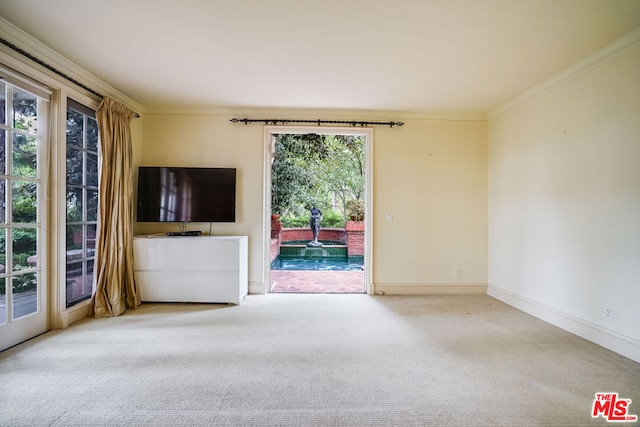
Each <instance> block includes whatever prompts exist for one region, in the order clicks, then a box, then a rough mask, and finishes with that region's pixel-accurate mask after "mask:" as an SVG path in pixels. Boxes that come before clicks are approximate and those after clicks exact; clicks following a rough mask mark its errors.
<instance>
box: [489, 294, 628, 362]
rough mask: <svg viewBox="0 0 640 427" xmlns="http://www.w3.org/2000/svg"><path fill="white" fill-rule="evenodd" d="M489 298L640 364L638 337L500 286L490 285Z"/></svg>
mask: <svg viewBox="0 0 640 427" xmlns="http://www.w3.org/2000/svg"><path fill="white" fill-rule="evenodd" d="M487 295H489V296H491V297H493V298H495V299H497V300H500V301H502V302H504V303H506V304H509V305H510V306H512V307H515V308H517V309H518V310H521V311H524V312H525V313H527V314H530V315H532V316H534V317H537V318H538V319H541V320H544V321H545V322H548V323H551V324H552V325H554V326H557V327H559V328H561V329H564V330H565V331H568V332H571V333H572V334H575V335H577V336H579V337H581V338H584V339H586V340H588V341H591V342H593V343H596V344H598V345H600V346H602V347H604V348H606V349H608V350H611V351H614V352H616V353H618V354H621V355H622V356H625V357H628V358H629V359H631V360H634V361H636V362H640V341H638V340H636V339H634V338H631V337H628V336H625V335H622V334H620V333H618V332H615V331H612V330H610V329H606V328H603V327H602V326H600V325H596V324H595V323H591V322H589V321H586V320H583V319H580V318H578V317H575V316H572V315H570V314H567V313H564V312H562V311H559V310H556V309H553V308H551V307H548V306H546V305H544V304H540V303H539V302H536V301H533V300H530V299H528V298H525V297H523V296H520V295H518V294H515V293H513V292H511V291H507V290H505V289H502V288H499V287H497V286H493V285H488V286H487Z"/></svg>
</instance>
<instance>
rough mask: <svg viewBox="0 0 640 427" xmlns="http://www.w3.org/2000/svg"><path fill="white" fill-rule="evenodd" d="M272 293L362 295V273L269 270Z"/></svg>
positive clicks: (363, 289) (363, 290)
mask: <svg viewBox="0 0 640 427" xmlns="http://www.w3.org/2000/svg"><path fill="white" fill-rule="evenodd" d="M271 284H272V290H271V292H274V293H307V294H355V293H364V292H365V288H364V271H317V270H271Z"/></svg>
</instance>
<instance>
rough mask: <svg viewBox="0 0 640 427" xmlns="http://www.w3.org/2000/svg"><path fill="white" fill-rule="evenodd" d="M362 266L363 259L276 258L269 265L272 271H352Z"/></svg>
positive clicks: (360, 268)
mask: <svg viewBox="0 0 640 427" xmlns="http://www.w3.org/2000/svg"><path fill="white" fill-rule="evenodd" d="M363 266H364V257H323V258H303V257H277V258H276V259H274V260H273V262H272V263H271V269H272V270H320V271H354V270H362V268H363Z"/></svg>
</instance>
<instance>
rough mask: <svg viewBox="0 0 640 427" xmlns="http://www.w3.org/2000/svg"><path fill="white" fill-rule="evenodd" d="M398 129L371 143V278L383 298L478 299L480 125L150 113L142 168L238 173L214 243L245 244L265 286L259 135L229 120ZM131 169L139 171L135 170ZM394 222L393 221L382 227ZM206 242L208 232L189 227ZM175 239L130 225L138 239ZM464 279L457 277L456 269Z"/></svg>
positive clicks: (483, 219) (253, 278) (483, 224)
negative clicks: (223, 238)
mask: <svg viewBox="0 0 640 427" xmlns="http://www.w3.org/2000/svg"><path fill="white" fill-rule="evenodd" d="M245 116H250V117H281V118H293V119H296V118H323V119H337V120H346V119H348V120H363V119H364V120H372V119H376V120H400V121H404V122H406V124H405V125H404V126H403V127H394V128H392V129H391V128H388V127H376V128H375V129H374V137H373V146H374V148H373V150H374V152H373V163H374V164H373V175H374V176H373V180H374V183H373V185H374V190H373V203H374V218H370V220H371V222H370V224H372V227H373V256H374V262H373V266H371V268H372V276H373V282H374V286H375V289H376V290H378V291H380V290H382V291H384V292H385V293H424V292H442V291H449V292H460V291H462V292H469V291H471V292H485V289H486V282H487V163H486V153H487V151H486V150H487V144H486V122H485V121H484V120H479V121H478V120H430V119H423V118H416V117H415V115H408V114H404V115H399V114H398V113H380V112H377V113H366V112H365V113H362V112H356V111H333V112H328V111H324V110H318V111H295V110H294V111H270V110H262V111H246V110H235V111H228V112H224V113H221V112H206V111H201V112H193V111H177V112H176V111H171V112H167V111H147V112H145V117H144V132H143V144H142V156H141V158H140V161H139V164H142V165H146V166H152V165H159V166H162V165H182V166H221V167H227V166H228V167H236V168H237V169H238V205H237V211H238V222H237V223H236V224H215V225H214V226H213V230H212V231H213V234H218V235H221V234H222V235H232V234H240V235H248V236H249V284H250V290H253V291H254V292H255V290H256V289H261V288H263V287H264V286H265V285H266V281H267V278H266V277H265V275H264V270H265V248H266V244H265V241H264V234H265V232H264V228H263V227H264V226H268V224H265V217H266V212H263V196H264V194H263V193H264V191H263V190H264V182H263V176H264V175H263V159H264V157H263V156H264V126H263V125H261V124H253V125H244V124H233V123H230V122H229V119H230V118H232V117H245ZM136 166H138V165H136ZM387 212H392V213H393V217H394V220H393V222H391V223H389V222H386V221H385V214H386V213H387ZM189 227H190V228H194V229H195V228H199V229H201V230H202V231H203V232H204V233H208V231H209V229H208V227H209V224H192V225H190V226H189ZM170 229H171V230H174V229H176V226H175V225H162V224H158V223H153V224H136V226H135V232H136V233H156V232H164V231H167V230H170ZM456 267H459V268H461V270H462V275H461V276H460V277H455V276H454V268H456Z"/></svg>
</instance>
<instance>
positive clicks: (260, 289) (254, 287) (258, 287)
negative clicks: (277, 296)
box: [249, 282, 267, 295]
mask: <svg viewBox="0 0 640 427" xmlns="http://www.w3.org/2000/svg"><path fill="white" fill-rule="evenodd" d="M266 289H267V286H266V284H265V283H264V282H249V295H264V294H265V293H266Z"/></svg>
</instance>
